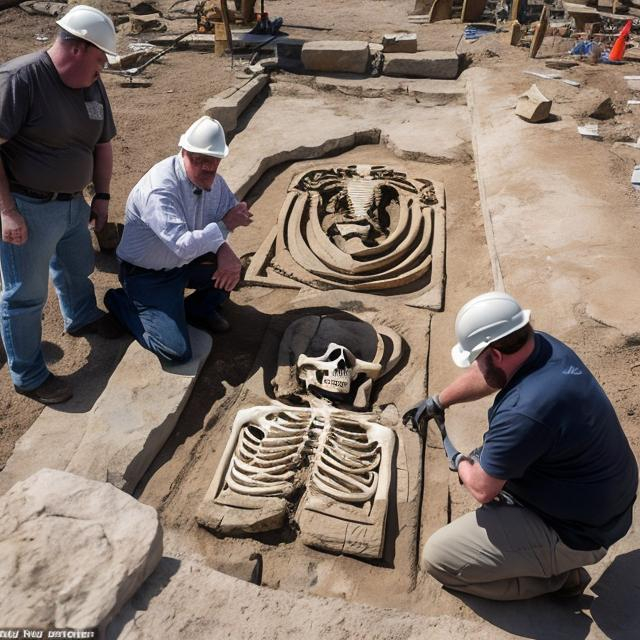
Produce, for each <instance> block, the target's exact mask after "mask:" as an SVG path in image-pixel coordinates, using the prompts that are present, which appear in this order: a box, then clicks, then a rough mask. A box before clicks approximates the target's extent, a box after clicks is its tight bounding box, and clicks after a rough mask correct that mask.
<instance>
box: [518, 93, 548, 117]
mask: <svg viewBox="0 0 640 640" xmlns="http://www.w3.org/2000/svg"><path fill="white" fill-rule="evenodd" d="M551 104H552V102H551V100H549V98H547V97H546V96H545V95H544V94H543V93H542V92H541V91H540V89H538V87H537V85H535V84H532V85H531V87H529V90H528V91H527V92H525V93H523V94H522V95H521V96H520V97H519V98H518V102H517V103H516V115H519V116H520V117H521V118H522V119H523V120H526V121H527V122H542V121H543V120H546V119H547V118H548V117H549V114H550V113H551Z"/></svg>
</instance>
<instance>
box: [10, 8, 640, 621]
mask: <svg viewBox="0 0 640 640" xmlns="http://www.w3.org/2000/svg"><path fill="white" fill-rule="evenodd" d="M267 5H268V6H267V9H268V10H269V12H270V15H271V16H282V17H283V18H284V21H285V31H287V32H288V33H289V34H290V35H291V36H293V37H302V38H305V39H332V40H339V39H356V40H364V39H369V40H370V41H373V42H378V41H380V38H381V36H382V35H383V34H384V33H388V32H392V31H397V30H411V31H415V32H417V34H418V42H419V48H420V49H434V50H438V49H442V50H452V49H454V48H456V47H457V48H458V49H457V50H458V51H459V52H464V53H466V54H467V61H468V62H467V63H468V64H471V65H476V66H485V67H489V68H495V69H499V70H500V71H501V73H503V74H504V76H505V78H506V79H508V81H515V80H516V79H517V78H520V77H521V74H522V71H523V70H526V69H530V68H532V65H531V62H530V61H529V59H528V57H527V54H528V52H527V50H526V49H523V48H513V47H509V46H507V45H506V44H505V35H504V34H497V35H491V36H485V37H483V38H481V39H480V40H479V41H478V42H476V43H465V42H459V40H460V38H461V32H462V28H461V26H460V25H459V24H453V23H440V24H436V25H428V26H420V25H410V23H408V22H407V20H406V16H407V15H408V13H409V11H410V10H411V9H412V8H413V2H408V1H407V0H403V1H400V2H394V1H393V0H382V1H376V2H359V1H345V2H340V3H337V2H335V1H334V0H317V1H316V2H313V3H306V2H299V1H297V2H296V1H295V0H274V1H273V2H268V3H267ZM288 25H290V26H288ZM293 25H297V26H293ZM183 27H184V24H183V23H182V21H181V24H178V23H176V25H175V32H176V33H180V32H182V31H184V30H185V29H184V28H183ZM172 28H173V25H172ZM54 34H55V25H54V20H53V19H52V18H46V17H34V16H29V15H26V14H25V13H24V12H22V11H21V10H20V9H9V10H5V11H3V12H0V41H1V42H2V47H1V49H0V62H4V61H6V60H8V59H11V58H13V57H16V56H18V55H22V54H25V53H29V52H31V51H33V50H35V49H37V48H38V47H40V46H43V45H42V43H40V42H38V41H37V40H36V35H45V36H48V37H49V38H52V37H53V36H54ZM121 44H122V45H123V46H125V45H126V44H127V42H126V41H125V40H123V41H122V43H121ZM571 45H572V41H570V40H569V39H566V38H565V39H562V38H560V37H553V38H547V40H546V41H545V44H544V46H543V48H542V50H541V54H540V56H539V57H541V58H542V59H545V58H550V57H552V56H554V55H560V54H563V53H565V52H566V51H567V50H568V49H569V48H570V47H571ZM45 46H46V43H45ZM539 66H540V65H539V63H538V65H537V67H539ZM537 67H536V68H537ZM638 73H640V65H638V64H637V63H636V64H632V65H625V66H624V67H623V68H619V67H604V66H602V65H598V66H589V65H587V64H586V63H584V62H581V63H580V64H579V66H577V67H575V68H573V69H571V70H570V71H567V72H565V74H566V76H567V77H570V78H571V79H574V80H578V81H580V82H581V83H582V87H581V89H580V91H577V90H576V89H575V88H574V87H569V86H567V85H561V84H558V85H557V87H555V86H554V105H557V111H558V113H560V114H562V113H567V114H570V115H572V116H580V117H584V121H586V116H588V113H589V111H590V107H591V108H593V106H595V105H594V101H597V98H598V96H600V92H601V93H602V94H604V96H609V97H611V98H612V101H613V104H614V107H615V110H616V117H615V118H614V119H612V120H607V121H603V122H601V123H600V130H601V134H602V136H603V138H604V144H599V145H597V144H595V143H594V144H592V145H591V146H590V147H589V151H588V152H589V153H591V154H596V155H598V157H599V158H601V162H600V166H601V173H600V174H599V175H589V174H585V175H583V176H581V177H579V178H577V181H576V184H575V185H574V186H572V188H575V189H579V188H580V183H579V180H580V179H581V180H584V181H585V184H586V183H590V182H593V181H595V180H603V179H606V180H609V181H613V182H615V183H617V184H619V186H620V189H619V192H620V196H619V197H620V201H619V203H628V202H629V201H632V202H636V203H637V197H636V196H634V194H633V193H632V192H631V191H630V188H629V176H630V170H629V165H630V163H631V164H634V163H639V162H640V155H638V154H639V152H638V150H633V149H631V148H630V147H624V146H620V145H617V146H613V143H615V142H630V141H635V140H636V139H637V137H638V134H639V133H640V131H639V130H638V125H637V114H634V113H632V112H631V111H630V108H629V107H628V106H627V104H626V101H627V99H629V98H630V97H632V96H631V93H630V91H629V89H628V88H627V86H626V84H625V81H624V79H623V75H628V74H638ZM234 77H235V71H234V70H232V69H231V68H230V65H229V61H228V59H226V58H217V57H214V56H213V54H212V53H204V52H194V51H175V52H172V53H170V54H168V55H167V56H165V57H164V58H162V61H161V62H160V63H158V64H154V65H151V66H150V67H148V72H147V73H145V78H146V79H148V80H150V82H151V86H149V87H146V88H127V87H123V86H121V83H120V79H119V78H118V77H117V76H113V75H107V74H105V75H104V82H105V85H106V87H107V90H108V93H109V97H110V100H111V104H112V108H113V112H114V117H115V121H116V125H117V128H118V135H117V137H116V138H115V139H114V154H115V164H114V176H113V181H112V189H111V192H112V196H113V197H112V201H111V214H110V215H111V219H112V220H114V221H121V220H122V215H123V209H124V204H125V201H126V197H127V195H128V193H129V191H130V189H131V187H132V186H133V185H134V184H135V183H136V182H137V180H138V179H139V178H140V177H141V176H142V175H143V174H144V173H145V172H146V171H147V169H148V168H149V167H150V166H151V165H152V164H153V163H155V162H157V161H159V160H160V159H162V158H164V157H166V156H167V155H169V154H171V153H173V152H174V151H175V149H176V145H177V140H178V137H179V134H180V133H181V132H182V131H184V130H185V128H186V127H187V126H188V125H189V124H190V123H191V122H192V121H193V120H195V119H196V118H197V117H198V116H199V115H201V113H202V110H201V105H202V103H203V102H204V101H205V100H206V99H207V98H208V97H211V96H213V95H214V94H216V93H217V92H219V91H221V90H222V89H224V88H226V87H228V86H229V85H230V84H231V83H232V82H233V81H234ZM529 79H530V80H531V83H533V82H536V79H535V78H529ZM526 84H527V86H528V84H529V83H526ZM554 112H555V111H554ZM505 117H512V114H505ZM581 150H582V151H583V150H584V146H582V147H581ZM385 153H386V154H387V155H390V154H389V152H388V151H386V150H385V151H381V150H375V151H374V152H373V153H372V152H371V150H354V151H353V152H349V153H347V154H345V155H344V156H343V157H341V158H340V159H339V160H345V161H347V160H349V161H351V160H353V159H357V158H362V157H365V156H366V157H370V156H369V155H368V154H371V155H374V154H376V155H382V156H384V155H385ZM575 153H576V149H575V148H573V147H571V146H569V145H567V147H566V154H567V158H568V159H569V158H572V157H574V154H575ZM225 162H233V158H232V157H230V158H229V159H228V160H226V161H225ZM540 162H544V158H541V159H540ZM426 169H427V170H429V171H431V172H432V174H433V175H434V176H435V177H437V179H439V180H442V181H443V182H445V185H446V189H447V192H448V194H450V197H449V198H448V200H450V201H449V202H448V212H447V215H448V248H447V274H448V288H447V298H446V307H445V311H444V313H442V314H434V317H433V319H432V327H431V334H432V352H431V356H430V361H429V373H430V379H431V384H432V385H433V386H432V388H433V389H434V390H435V389H437V388H438V386H439V385H442V384H444V383H445V382H446V377H447V376H448V375H450V374H451V373H453V371H452V365H451V364H450V363H449V362H448V355H447V352H448V349H449V347H450V341H451V327H452V324H453V318H454V317H455V312H456V311H457V309H458V308H459V306H460V305H461V304H462V303H463V302H464V301H465V300H466V299H468V298H469V297H471V296H472V295H474V294H475V293H478V292H479V291H482V290H486V289H488V288H490V287H491V286H492V280H491V269H490V265H489V262H488V258H487V254H486V244H485V238H484V227H483V223H482V214H481V212H480V209H479V204H478V200H479V196H478V192H477V187H476V184H475V179H474V165H473V162H472V161H469V162H466V163H465V162H460V163H452V164H450V165H448V166H442V167H437V166H433V167H427V168H426ZM293 172H294V167H292V166H290V165H289V166H286V167H279V168H276V169H274V170H272V171H270V172H268V173H267V174H266V175H265V176H264V177H263V178H262V180H261V182H260V183H259V184H258V185H257V186H256V187H254V189H253V190H252V191H251V192H250V193H249V196H248V201H249V203H250V204H251V205H252V208H253V210H254V213H255V214H256V217H257V218H258V219H260V220H261V222H260V223H258V224H255V225H253V226H252V227H251V229H250V230H248V232H247V233H249V235H248V236H247V238H248V240H247V241H248V243H249V244H254V245H255V247H256V248H257V246H259V244H260V240H261V238H262V235H263V234H264V233H265V230H266V229H267V228H268V227H269V225H270V224H272V221H273V220H275V215H276V214H277V211H278V209H279V206H280V204H279V197H280V196H279V195H278V193H279V191H278V189H279V188H280V187H281V186H282V185H285V184H286V183H287V181H288V176H290V175H292V173H293ZM430 175H431V174H430ZM272 186H273V188H271V187H272ZM619 203H616V202H612V203H611V211H603V215H605V216H607V215H610V216H611V217H612V222H611V223H612V224H615V217H614V213H613V212H615V209H616V205H617V204H619ZM116 269H117V265H116V260H115V257H114V256H113V255H112V254H108V253H107V254H104V253H103V254H99V255H98V256H97V269H96V272H95V274H94V282H95V286H96V292H97V295H98V300H99V304H101V301H102V297H103V295H104V292H105V291H106V290H107V289H108V288H110V287H113V286H115V285H116V284H117V278H116ZM532 277H534V274H532ZM451 283H455V286H452V284H451ZM289 302H290V297H289V294H288V293H287V292H282V291H280V292H279V291H277V290H276V291H275V292H274V291H271V290H266V289H259V288H258V289H250V288H245V289H241V290H240V291H238V292H237V293H236V294H235V295H234V297H233V302H232V303H231V304H230V305H229V306H228V309H227V313H228V317H229V319H230V320H231V322H232V326H233V329H232V332H231V334H230V336H229V338H228V339H226V338H225V339H224V340H220V341H215V342H214V350H213V352H212V355H211V357H210V358H209V360H208V362H207V364H206V365H205V367H204V369H203V371H202V374H201V376H200V378H199V379H198V382H197V385H196V389H195V391H194V393H193V395H192V399H191V401H190V402H189V404H188V406H187V408H186V410H185V412H184V414H183V416H182V418H181V419H180V421H179V423H178V426H177V427H176V430H175V431H174V433H173V435H172V436H171V438H170V440H169V442H168V443H167V445H166V446H165V448H164V449H163V451H162V452H161V454H160V456H159V457H158V459H157V460H156V461H155V463H154V464H153V465H152V467H151V469H150V470H149V472H148V473H147V476H146V478H145V480H144V481H143V483H142V486H141V487H140V488H139V490H138V492H137V494H138V497H140V499H141V500H143V501H144V502H147V503H149V504H152V505H153V506H155V507H157V508H159V509H160V510H161V513H162V517H163V519H164V521H163V525H164V526H165V527H167V528H168V529H170V530H172V531H173V532H178V533H179V534H185V540H188V543H187V544H188V545H191V546H192V547H193V549H194V550H196V551H198V553H201V554H203V555H204V556H205V557H207V558H208V559H209V560H210V561H211V562H212V564H213V565H215V561H214V558H213V555H214V553H219V551H220V547H216V548H215V551H214V550H212V548H211V547H209V544H210V543H209V539H208V538H207V536H208V534H206V533H204V532H202V531H201V530H198V528H197V527H196V526H195V525H194V520H193V512H192V510H193V508H194V506H195V505H196V504H197V502H198V500H199V497H200V496H201V495H202V492H203V491H205V490H206V487H207V485H208V482H209V480H210V477H211V475H212V473H213V469H211V467H210V465H205V464H204V461H206V460H209V461H210V460H211V459H212V458H211V455H212V450H213V451H214V452H215V447H216V446H218V447H219V446H220V445H221V441H218V442H216V441H212V440H210V439H208V438H207V437H205V435H206V432H207V431H208V430H210V429H211V428H212V427H213V426H215V420H214V417H215V411H213V412H212V410H213V409H215V410H218V406H219V404H220V401H222V400H223V399H225V397H226V400H227V401H229V400H230V399H231V398H232V396H233V393H232V391H233V390H234V389H237V388H239V387H240V385H241V384H242V383H243V382H244V381H245V380H246V378H247V376H248V375H249V372H250V370H251V367H252V365H253V362H254V359H255V354H256V353H257V351H258V349H259V347H260V344H261V341H262V337H263V333H264V331H265V329H266V327H267V324H268V321H269V317H270V315H272V314H277V313H281V312H282V311H283V310H284V309H286V308H287V305H288V304H289ZM577 317H578V318H579V322H578V323H577V324H576V325H575V327H574V328H573V329H572V330H571V331H570V332H568V333H567V334H566V335H563V336H560V337H562V338H563V339H564V340H565V341H566V342H567V343H568V344H570V345H571V346H572V347H573V348H575V349H576V351H577V352H578V353H579V354H580V356H581V357H582V358H583V359H584V361H585V362H586V364H587V365H588V366H589V367H590V368H591V369H592V371H593V372H594V374H595V375H596V377H597V378H598V379H599V380H600V382H601V384H602V385H603V387H604V389H605V390H606V391H607V393H608V394H609V397H610V398H611V400H612V402H613V403H614V406H615V407H616V410H617V412H618V415H619V416H620V418H621V421H622V423H623V425H624V428H625V431H626V433H627V435H628V437H629V439H630V441H631V444H632V446H633V448H634V450H635V451H636V453H637V452H639V451H640V400H639V398H640V395H639V393H638V387H639V386H640V341H639V340H635V339H627V340H624V339H622V338H621V337H620V335H619V333H618V332H617V331H615V330H614V329H612V328H611V327H607V326H603V325H601V324H598V323H597V322H595V321H594V320H591V319H590V318H588V317H587V316H586V314H584V313H582V314H581V311H580V309H578V310H577ZM43 340H44V345H45V355H46V358H47V361H48V362H49V364H50V367H51V369H52V370H53V371H54V372H55V373H57V374H60V375H62V376H65V377H68V379H69V381H70V383H71V384H72V385H73V386H74V388H76V389H80V388H82V387H83V386H84V385H87V386H90V384H91V379H92V377H93V376H102V377H104V376H105V375H108V373H109V372H110V371H112V370H113V368H114V367H115V366H116V364H117V357H115V356H114V353H116V352H117V353H120V352H121V351H122V349H123V348H124V346H125V345H126V344H127V338H122V339H120V340H118V341H116V343H115V344H114V343H110V342H107V341H104V340H101V339H98V338H95V339H94V338H92V339H91V340H87V339H83V338H80V339H77V338H72V337H70V336H67V335H64V334H63V333H62V324H61V319H60V314H59V311H58V308H57V303H56V300H55V295H54V294H53V292H51V295H50V297H49V301H48V303H47V306H46V308H45V311H44V315H43ZM0 356H1V359H0V365H1V366H0V470H1V469H2V468H3V466H4V464H5V463H6V460H7V459H8V457H9V456H10V455H11V452H12V449H13V446H14V444H15V442H16V440H17V439H18V438H19V437H20V436H21V435H22V434H23V433H24V432H25V431H26V430H27V429H28V428H29V426H30V425H31V424H32V423H33V421H34V420H35V419H36V418H37V416H38V415H39V413H40V411H41V409H42V407H41V406H40V405H39V404H37V403H35V402H32V401H30V400H28V399H25V398H23V397H21V396H18V395H16V394H14V393H13V390H12V385H11V382H10V379H9V375H8V372H7V366H6V358H5V357H4V353H3V352H0ZM207 474H209V475H207ZM184 477H190V478H191V480H192V482H190V483H184V482H182V480H183V479H184ZM452 500H453V505H452V515H453V516H455V515H459V514H460V513H461V512H462V511H464V510H465V509H466V508H468V507H469V506H470V504H471V502H470V501H469V499H468V497H465V496H464V495H462V494H457V493H455V491H454V493H453V494H452ZM240 555H241V554H239V556H240ZM281 579H284V577H283V576H278V575H274V576H271V578H270V580H271V586H278V585H279V581H280V580H281ZM374 600H375V599H372V598H367V601H368V602H372V603H373V601H374ZM384 602H385V594H380V598H379V601H378V602H376V604H381V603H382V604H384ZM413 606H414V607H415V608H417V609H421V606H420V605H418V604H415V603H414V605H413ZM448 606H450V607H452V609H453V610H450V611H449V613H451V614H452V615H456V614H458V613H461V614H462V615H465V614H464V612H462V611H461V610H462V607H461V606H460V607H459V608H460V611H456V610H455V609H456V608H457V605H448Z"/></svg>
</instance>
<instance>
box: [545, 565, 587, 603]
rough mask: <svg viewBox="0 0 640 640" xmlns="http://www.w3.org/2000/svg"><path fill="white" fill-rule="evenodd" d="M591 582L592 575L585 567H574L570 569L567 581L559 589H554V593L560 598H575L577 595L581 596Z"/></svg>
mask: <svg viewBox="0 0 640 640" xmlns="http://www.w3.org/2000/svg"><path fill="white" fill-rule="evenodd" d="M590 582H591V576H590V575H589V574H588V573H587V571H586V570H585V569H583V568H582V567H578V568H577V569H572V570H571V571H569V575H568V576H567V579H566V581H565V583H564V584H563V585H562V586H561V587H560V588H559V589H558V590H557V591H554V592H553V595H554V596H557V597H558V598H575V597H576V596H581V595H582V594H583V593H584V590H585V589H586V588H587V586H588V585H589V583H590Z"/></svg>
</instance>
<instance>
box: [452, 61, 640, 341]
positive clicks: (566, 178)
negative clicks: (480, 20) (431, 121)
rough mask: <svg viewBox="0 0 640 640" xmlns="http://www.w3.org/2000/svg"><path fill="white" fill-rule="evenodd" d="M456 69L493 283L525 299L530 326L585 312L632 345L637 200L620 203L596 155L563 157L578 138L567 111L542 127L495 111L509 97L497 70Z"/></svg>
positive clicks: (558, 326)
mask: <svg viewBox="0 0 640 640" xmlns="http://www.w3.org/2000/svg"><path fill="white" fill-rule="evenodd" d="M465 73H468V74H469V75H468V79H470V82H469V88H470V100H469V102H470V104H471V105H472V114H473V125H474V126H473V127H472V131H473V135H474V138H475V140H474V149H475V157H476V167H477V173H478V187H479V190H480V195H481V204H482V209H483V214H484V218H485V230H486V233H487V241H488V244H489V247H490V251H491V254H492V263H493V271H494V286H496V287H498V288H506V290H507V291H509V292H510V293H512V294H513V295H514V296H515V297H516V298H518V299H519V300H520V301H521V302H522V304H523V305H525V306H526V305H530V306H531V308H533V309H535V314H536V326H538V327H539V328H541V329H542V328H544V330H545V331H549V332H550V333H552V334H555V335H557V336H558V337H559V338H561V339H562V338H563V337H564V335H566V333H567V332H571V331H573V330H574V328H575V324H576V321H577V318H578V317H581V315H582V314H585V315H587V316H590V317H592V318H593V319H594V320H597V321H598V323H600V324H602V325H605V326H609V327H614V328H615V329H617V330H619V331H620V333H621V334H622V336H623V337H625V338H626V339H627V340H628V341H630V342H631V343H635V340H637V336H638V335H639V334H640V330H639V329H638V317H640V298H639V297H638V295H637V294H636V291H635V282H636V281H637V274H638V273H639V272H640V256H638V252H637V250H636V247H637V246H638V244H640V231H639V230H638V227H637V215H638V212H637V206H636V205H634V204H633V202H631V201H630V200H624V201H622V202H621V193H620V187H619V185H617V184H616V183H615V181H614V180H613V179H612V178H611V179H609V178H608V177H607V176H608V174H607V175H603V173H602V166H601V163H600V161H599V160H598V157H597V155H593V154H584V153H579V154H575V155H574V156H571V158H569V160H567V158H568V157H569V156H568V155H567V153H566V149H567V147H568V146H569V145H576V144H578V145H579V144H580V142H579V141H577V142H576V139H575V136H576V133H575V131H576V125H577V123H576V121H575V120H574V118H573V117H572V116H571V115H570V114H569V113H565V112H561V114H560V115H561V119H559V120H558V121H557V122H551V123H548V124H545V125H544V127H531V126H530V125H529V124H528V123H526V122H523V121H522V120H520V119H519V118H508V119H505V118H504V117H503V113H504V111H505V110H507V109H509V107H510V106H511V105H512V104H513V96H512V95H511V96H510V95H508V89H507V87H505V86H504V83H503V81H502V80H501V77H500V74H499V73H496V72H491V71H489V70H484V69H483V70H478V69H475V70H474V69H469V70H468V72H465ZM496 131H500V135H499V136H496ZM541 157H544V158H545V162H544V163H540V161H539V159H540V158H541ZM506 172H508V175H507V173H506ZM585 175H593V176H601V179H599V180H592V181H590V182H589V181H588V180H584V179H582V180H581V181H580V182H579V185H580V188H571V189H567V185H575V184H576V180H577V178H576V176H585ZM522 176H526V184H524V183H523V182H522ZM514 194H518V195H514ZM613 203H617V204H615V205H614V204H613ZM567 230H570V232H568V231H567ZM532 273H536V276H535V278H533V277H532ZM621 300H623V301H624V304H621V303H620V301H621ZM540 301H544V303H543V304H541V303H540Z"/></svg>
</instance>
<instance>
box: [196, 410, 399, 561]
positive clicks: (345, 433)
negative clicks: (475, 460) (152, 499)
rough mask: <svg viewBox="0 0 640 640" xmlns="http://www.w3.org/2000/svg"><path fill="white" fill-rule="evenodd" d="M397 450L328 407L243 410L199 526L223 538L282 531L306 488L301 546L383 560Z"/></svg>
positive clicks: (388, 435)
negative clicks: (352, 529) (351, 535)
mask: <svg viewBox="0 0 640 640" xmlns="http://www.w3.org/2000/svg"><path fill="white" fill-rule="evenodd" d="M394 442H395V435H394V433H393V431H392V430H391V429H389V428H387V427H384V426H382V425H380V424H378V423H377V422H376V418H375V417H374V416H372V415H371V414H368V415H367V414H365V415H357V416H354V414H350V413H348V412H344V411H339V410H336V409H333V408H331V407H328V406H325V407H317V408H309V409H307V408H305V409H296V408H291V407H286V406H284V405H282V406H265V407H253V408H251V409H244V410H241V411H239V412H238V414H237V416H236V420H235V422H234V425H233V429H232V433H231V437H230V438H229V441H228V443H227V447H226V449H225V452H224V454H223V456H222V460H221V461H220V465H219V466H218V470H217V472H216V475H215V477H214V479H213V482H212V484H211V487H210V489H209V492H208V494H207V496H206V497H205V500H204V502H203V504H205V505H208V506H207V508H206V509H201V511H200V513H199V516H198V519H199V521H200V522H201V523H202V524H204V525H205V526H207V527H209V528H211V529H212V530H213V531H214V532H219V533H224V534H236V535H237V534H242V533H253V532H256V531H267V530H271V529H273V528H279V527H281V526H282V525H283V524H284V522H285V520H286V514H287V513H289V512H290V511H291V507H290V506H289V505H290V504H291V503H293V502H294V501H295V498H296V496H298V495H299V494H300V491H301V489H302V488H303V487H306V491H305V494H304V497H303V499H302V502H301V504H300V505H299V508H298V515H297V516H296V518H295V519H297V520H298V524H299V526H300V529H301V531H302V537H303V541H304V540H305V537H306V539H307V540H308V541H309V542H310V544H312V545H313V546H320V547H323V548H328V549H331V550H342V548H343V546H344V545H345V543H349V544H351V546H352V547H353V549H352V551H351V552H352V553H357V554H359V555H363V556H366V557H380V554H381V553H382V547H383V542H384V523H385V520H386V511H387V508H386V507H387V499H388V495H387V494H388V490H389V484H390V479H391V458H392V453H393V447H394ZM319 505H322V506H321V507H319ZM306 511H310V512H312V513H305V512H306ZM345 514H346V515H348V517H349V518H350V519H351V520H352V521H354V522H357V523H358V526H359V529H358V532H359V533H358V540H353V541H351V542H349V541H348V540H347V539H346V538H345V536H347V533H346V531H347V529H346V527H347V525H346V524H345V522H344V520H345ZM336 519H337V520H341V519H342V522H335V521H334V520H336ZM304 522H307V525H306V527H305V525H304V524H303V523H304ZM318 522H320V524H319V525H318ZM318 526H320V527H321V529H322V531H318V530H317V528H318ZM362 527H365V529H366V528H367V527H368V530H367V531H366V532H365V533H364V534H363V532H362ZM305 528H306V531H305ZM325 529H326V531H324V530H325ZM336 530H337V531H338V533H337V534H336V533H335V532H336ZM343 530H344V531H343ZM332 531H333V532H334V535H333V536H332V535H331V532H332ZM347 537H348V536H347ZM318 540H322V541H323V542H318ZM338 547H339V549H338Z"/></svg>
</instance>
